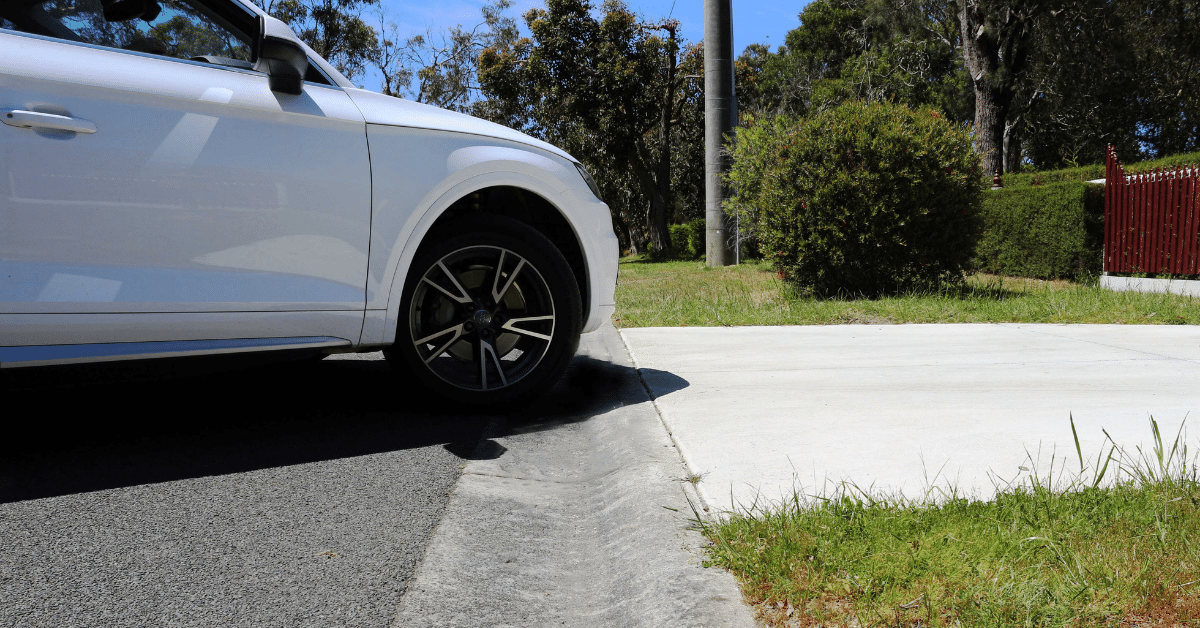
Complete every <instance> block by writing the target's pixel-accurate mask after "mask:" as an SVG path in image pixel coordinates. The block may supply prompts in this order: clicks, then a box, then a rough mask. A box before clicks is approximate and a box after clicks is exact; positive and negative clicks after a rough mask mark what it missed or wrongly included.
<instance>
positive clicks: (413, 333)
mask: <svg viewBox="0 0 1200 628" xmlns="http://www.w3.org/2000/svg"><path fill="white" fill-rule="evenodd" d="M433 237H434V238H435V239H434V240H433V241H432V242H430V243H429V245H427V246H424V247H422V250H421V251H420V252H419V253H418V254H417V258H416V259H415V260H414V262H413V265H412V266H411V268H410V272H409V276H408V279H407V280H406V282H405V287H404V296H403V298H402V300H401V302H400V316H399V326H398V329H397V330H396V342H395V344H393V345H392V346H391V347H389V348H388V349H386V350H384V355H385V356H386V357H387V359H388V360H389V361H394V362H399V363H401V364H403V365H404V366H405V367H407V368H406V369H405V370H406V371H408V372H411V373H412V374H413V375H415V376H416V377H417V378H418V379H419V380H420V381H421V382H422V383H423V384H424V385H426V386H427V387H429V388H432V389H433V390H434V391H435V392H437V393H439V394H440V395H442V396H443V397H445V398H446V399H448V400H450V401H453V402H458V403H462V404H465V405H471V406H494V407H497V408H500V407H508V406H512V405H517V404H521V403H525V402H528V401H530V400H531V399H532V398H533V397H535V396H537V395H538V394H540V393H541V392H544V391H545V390H546V389H548V388H550V387H551V386H553V385H554V383H555V382H556V381H557V380H558V378H559V377H560V376H561V375H562V373H563V371H564V370H565V369H566V367H567V364H568V363H569V362H570V361H571V358H572V357H573V356H574V354H575V350H576V349H577V348H578V346H579V333H580V328H581V325H582V321H581V305H580V298H579V287H578V285H577V284H576V281H575V277H574V275H572V273H571V270H570V268H569V266H568V265H567V262H566V260H565V259H564V258H563V256H562V254H561V253H559V251H558V249H557V248H555V246H554V245H553V244H552V243H551V242H550V240H548V239H547V238H546V237H545V236H543V235H541V234H540V233H538V232H537V231H535V230H534V229H532V228H531V227H529V226H527V225H525V224H524V223H521V222H518V221H515V220H511V219H506V218H502V217H492V216H480V217H477V218H475V219H473V220H469V221H463V222H459V223H456V224H454V225H451V226H450V227H448V228H447V229H444V230H439V231H438V232H437V235H435V236H433Z"/></svg>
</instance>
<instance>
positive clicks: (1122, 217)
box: [1104, 145, 1200, 275]
mask: <svg viewBox="0 0 1200 628" xmlns="http://www.w3.org/2000/svg"><path fill="white" fill-rule="evenodd" d="M1104 173H1105V177H1104V270H1105V272H1110V273H1154V274H1171V275H1196V274H1200V185H1198V183H1200V168H1198V167H1197V166H1195V165H1193V166H1190V167H1179V166H1176V167H1175V168H1173V169H1172V168H1167V169H1165V170H1164V169H1163V168H1156V169H1154V170H1151V171H1148V172H1138V173H1133V174H1125V167H1124V166H1122V165H1121V162H1120V161H1118V160H1117V153H1116V150H1115V149H1113V147H1112V146H1111V145H1110V146H1109V147H1108V152H1107V155H1106V156H1105V159H1104Z"/></svg>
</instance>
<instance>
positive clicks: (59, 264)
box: [0, 32, 370, 341]
mask: <svg viewBox="0 0 1200 628" xmlns="http://www.w3.org/2000/svg"><path fill="white" fill-rule="evenodd" d="M0 49H2V50H3V52H4V55H3V56H4V58H5V61H3V62H0V64H2V65H0V67H3V72H0V86H2V87H3V89H2V90H0V108H3V109H26V110H40V111H47V112H52V113H61V114H65V115H72V116H75V117H79V118H84V119H87V120H89V121H91V122H93V123H95V125H96V126H97V128H98V131H97V132H96V133H94V134H90V135H84V134H75V133H69V132H67V133H61V132H51V131H42V130H38V129H29V128H16V127H10V126H2V127H0V136H2V137H3V143H2V145H0V173H3V174H4V175H7V176H4V177H3V178H2V179H0V216H2V217H3V221H2V222H3V223H4V224H6V225H12V227H11V228H6V229H5V230H4V231H3V234H0V266H2V269H3V271H4V274H5V275H6V277H5V281H4V282H2V283H0V313H2V314H0V315H7V314H18V313H47V314H74V313H88V312H93V313H131V314H132V313H148V312H205V311H210V312H236V311H243V312H263V311H288V310H290V311H312V310H356V311H360V312H361V310H362V308H363V307H364V302H365V284H366V266H367V264H366V262H367V250H368V245H369V233H370V183H369V181H370V164H369V161H368V155H367V147H366V135H365V130H364V124H363V121H362V117H361V114H360V113H359V111H358V109H357V107H355V106H354V104H353V103H352V102H351V101H350V100H349V98H348V97H347V96H346V95H345V93H344V92H342V91H341V90H340V89H337V88H331V87H320V86H315V85H306V87H305V93H303V94H301V95H299V96H288V95H282V94H276V93H274V92H271V91H270V90H269V88H268V87H267V81H266V78H265V77H264V76H263V75H261V74H257V73H253V72H247V71H242V70H237V69H232V68H224V67H218V66H211V65H208V64H203V63H193V62H187V61H182V60H177V59H166V58H162V57H157V56H154V55H146V54H142V53H135V52H128V51H121V50H114V49H108V48H103V47H100V46H91V45H88V44H79V43H74V42H65V41H60V40H55V39H51V38H44V37H39V36H36V35H26V34H12V33H9V32H0ZM55 59H62V60H63V61H62V62H60V63H54V62H53V61H54V60H55ZM67 59H69V61H70V62H67ZM42 68H46V70H45V71H43V70H42ZM317 147H319V148H320V150H319V151H318V150H317V149H316V148H317ZM71 320H76V319H71ZM261 320H263V319H262V318H261V317H258V316H250V317H248V318H247V323H248V324H250V323H252V322H253V321H261ZM332 320H338V321H342V320H344V317H342V316H335V317H334V318H333V319H332ZM251 326H252V325H251ZM88 327H89V328H94V326H92V325H89V326H88ZM258 331H259V333H258V334H255V335H270V334H271V332H270V330H269V329H261V330H258ZM20 335H23V334H20ZM338 335H339V337H350V338H355V337H356V336H357V335H358V334H357V333H356V332H355V330H352V329H345V330H342V332H341V333H339V334H338ZM221 337H224V336H221ZM96 340H98V341H115V339H112V338H109V337H107V336H105V335H104V334H100V335H99V336H98V337H96Z"/></svg>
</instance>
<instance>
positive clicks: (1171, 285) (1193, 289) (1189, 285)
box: [1100, 275, 1200, 297]
mask: <svg viewBox="0 0 1200 628" xmlns="http://www.w3.org/2000/svg"><path fill="white" fill-rule="evenodd" d="M1100 287H1101V288H1106V289H1108V290H1112V291H1114V292H1163V293H1170V294H1182V295H1185V296H1190V297H1200V281H1196V280H1194V279H1159V278H1157V277H1155V278H1150V277H1115V276H1113V275H1103V276H1101V277H1100Z"/></svg>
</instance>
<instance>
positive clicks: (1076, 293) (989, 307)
mask: <svg viewBox="0 0 1200 628" xmlns="http://www.w3.org/2000/svg"><path fill="white" fill-rule="evenodd" d="M620 268H621V275H620V281H619V282H618V284H617V311H616V314H615V315H614V316H613V322H614V324H616V326H617V327H678V326H703V327H713V326H721V325H726V326H734V325H837V324H847V323H866V324H887V323H1118V324H1187V325H1195V324H1200V299H1197V298H1195V297H1186V296H1179V295H1174V294H1157V293H1141V292H1113V291H1111V290H1105V289H1102V288H1099V287H1096V286H1092V285H1087V284H1082V283H1071V282H1067V281H1041V280H1037V279H1023V278H1014V277H999V276H995V275H974V276H971V277H968V278H967V280H966V282H965V283H964V284H963V285H962V286H957V287H952V288H948V289H944V290H941V291H938V292H928V293H914V294H908V295H902V296H896V297H885V298H880V299H815V298H811V297H804V296H800V295H797V294H796V293H795V291H794V290H792V289H791V287H790V286H788V285H787V284H785V283H784V282H783V281H780V280H779V279H778V278H777V277H776V275H775V273H774V272H773V271H772V270H771V268H770V266H769V265H768V264H766V263H763V262H761V261H751V262H747V263H743V264H741V265H739V266H727V267H723V268H712V267H708V266H705V265H704V262H661V263H653V262H647V261H645V260H644V259H642V258H639V257H627V258H624V259H622V260H621V266H620Z"/></svg>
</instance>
